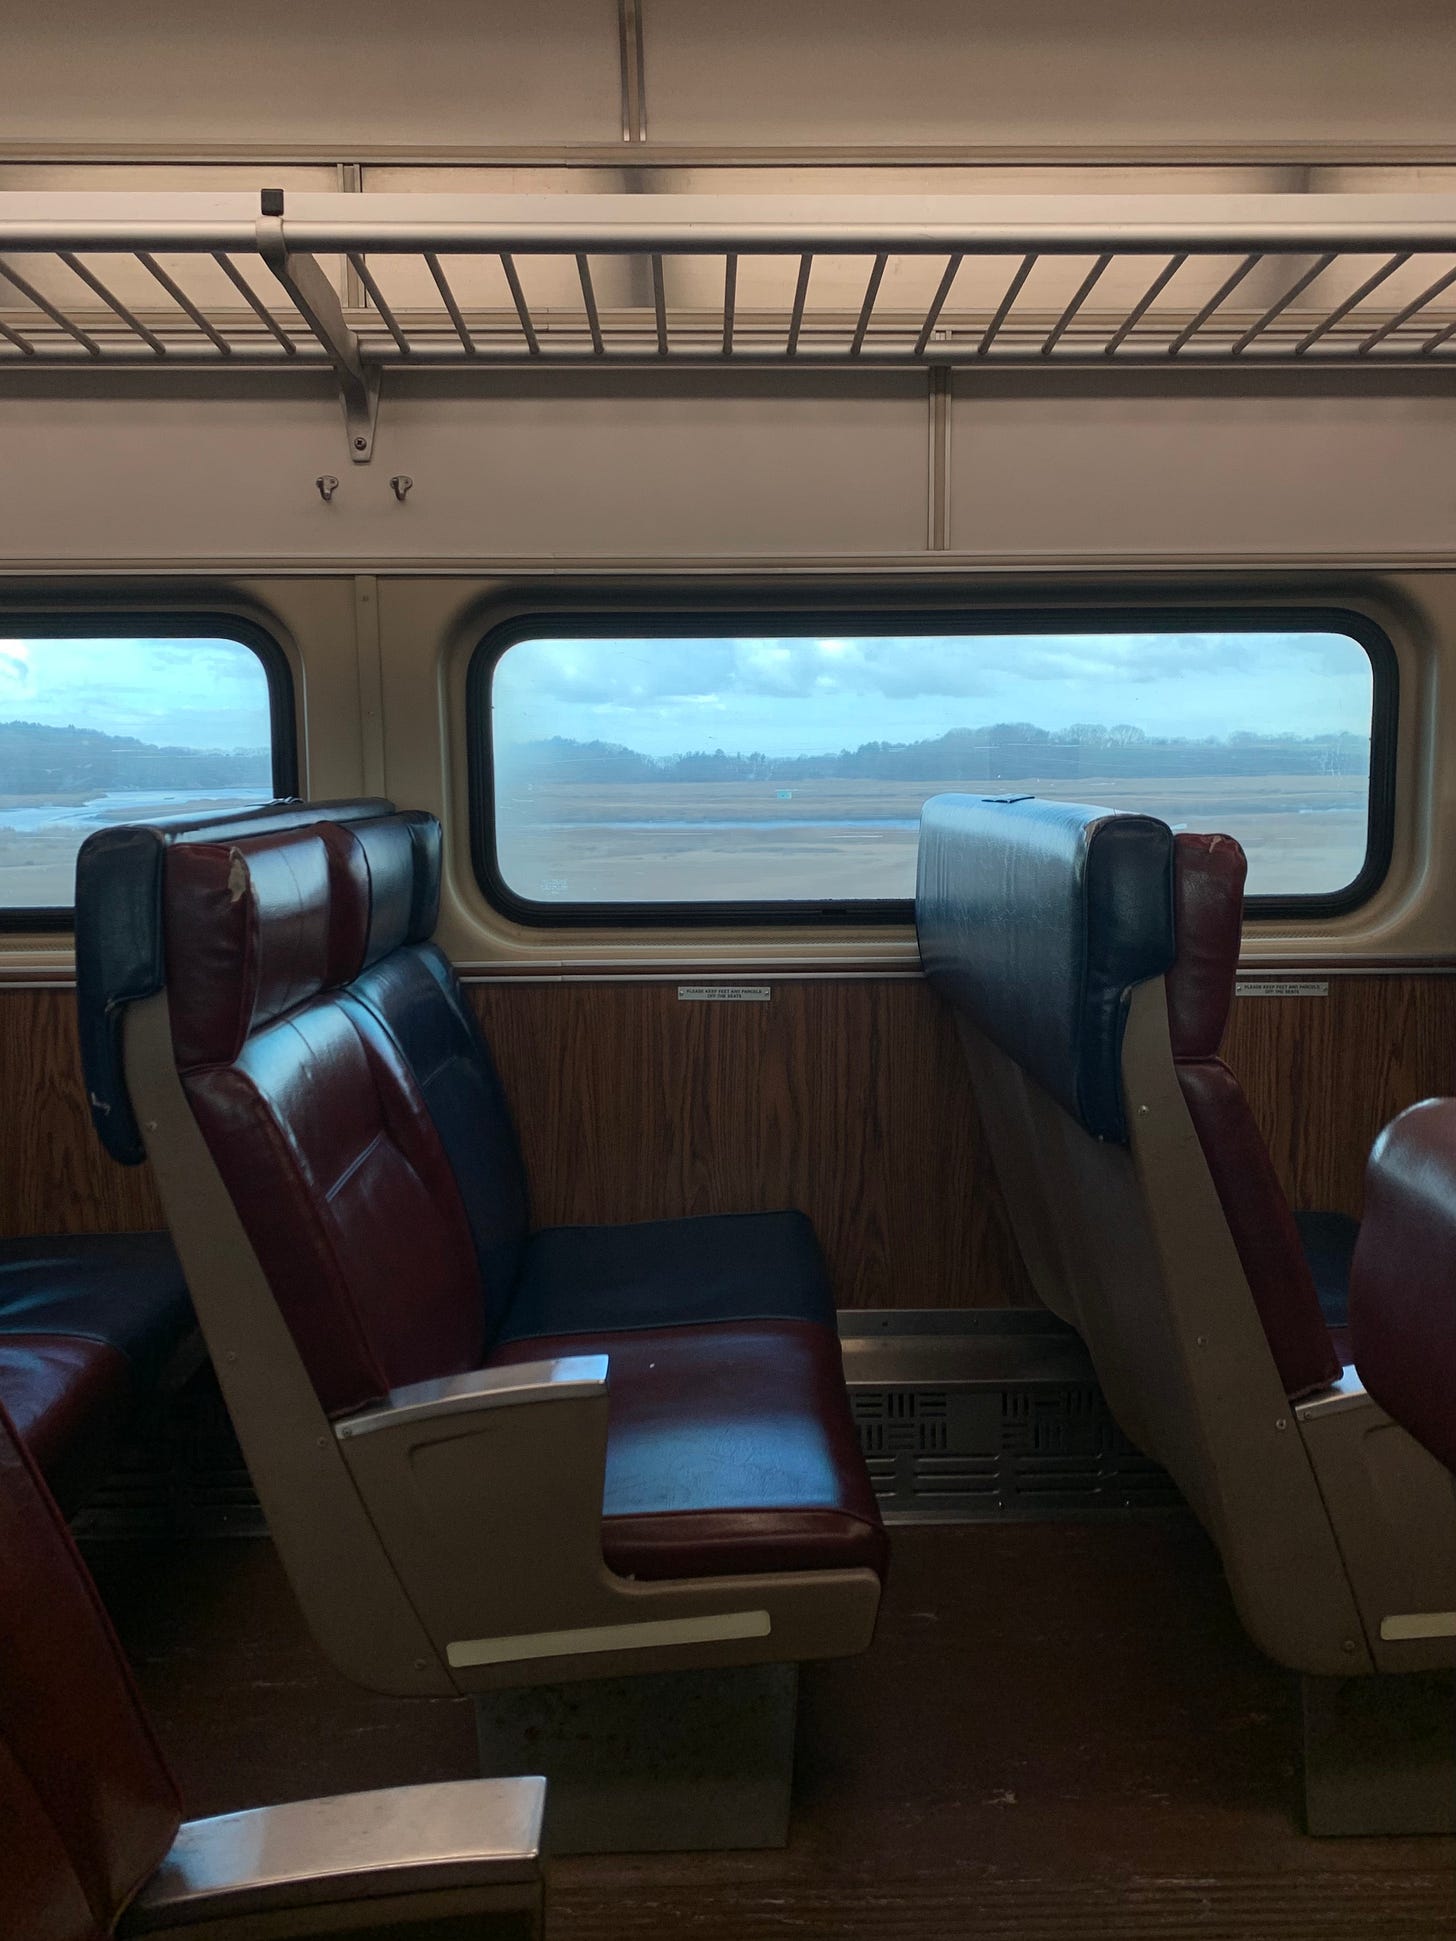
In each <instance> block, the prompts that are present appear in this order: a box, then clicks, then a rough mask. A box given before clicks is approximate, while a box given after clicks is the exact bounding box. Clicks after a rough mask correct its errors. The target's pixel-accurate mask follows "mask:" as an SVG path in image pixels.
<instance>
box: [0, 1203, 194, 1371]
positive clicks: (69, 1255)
mask: <svg viewBox="0 0 1456 1941" xmlns="http://www.w3.org/2000/svg"><path fill="white" fill-rule="evenodd" d="M193 1325H194V1323H193V1316H192V1302H191V1299H190V1297H189V1295H188V1292H187V1284H186V1282H185V1281H184V1280H183V1278H182V1268H181V1265H180V1264H179V1262H178V1259H177V1256H176V1254H175V1253H174V1251H173V1249H172V1242H171V1240H170V1239H169V1238H168V1236H167V1235H166V1234H165V1233H88V1234H60V1235H56V1234H46V1235H41V1236H39V1237H37V1236H33V1235H28V1236H26V1237H24V1238H22V1239H0V1337H3V1336H10V1335H32V1336H34V1335H56V1336H65V1337H70V1338H78V1339H82V1340H89V1341H99V1342H104V1343H106V1345H107V1346H109V1347H112V1348H115V1349H117V1350H118V1352H119V1353H121V1354H122V1355H124V1356H125V1357H126V1360H127V1361H128V1362H129V1363H130V1365H131V1371H132V1374H133V1375H134V1376H135V1378H136V1380H137V1381H138V1382H139V1383H140V1384H141V1385H143V1386H148V1385H150V1384H151V1383H152V1382H154V1381H155V1380H156V1378H157V1376H158V1375H159V1374H160V1373H161V1371H162V1369H163V1368H164V1367H165V1365H166V1363H167V1362H168V1360H169V1359H170V1357H171V1356H172V1354H173V1352H174V1351H175V1350H176V1349H177V1347H178V1346H179V1345H180V1344H181V1342H182V1341H183V1340H184V1339H185V1338H186V1336H187V1335H188V1334H189V1333H190V1331H191V1329H192V1327H193Z"/></svg>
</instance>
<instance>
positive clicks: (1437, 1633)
mask: <svg viewBox="0 0 1456 1941" xmlns="http://www.w3.org/2000/svg"><path fill="white" fill-rule="evenodd" d="M1380 1637H1381V1641H1382V1643H1384V1644H1401V1643H1407V1642H1411V1641H1413V1640H1415V1639H1418V1638H1456V1611H1404V1612H1402V1613H1401V1614H1400V1615H1399V1616H1398V1617H1387V1618H1382V1619H1381V1620H1380Z"/></svg>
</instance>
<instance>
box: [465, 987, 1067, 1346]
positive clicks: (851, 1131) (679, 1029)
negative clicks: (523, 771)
mask: <svg viewBox="0 0 1456 1941" xmlns="http://www.w3.org/2000/svg"><path fill="white" fill-rule="evenodd" d="M771 988H772V992H773V995H772V998H771V1000H770V1002H768V1003H767V1004H761V1003H741V1004H737V1003H683V1002H681V1001H680V1000H679V999H678V996H677V990H676V986H675V985H672V984H643V983H614V984H557V985H550V984H547V985H542V984H513V985H479V986H474V987H472V991H471V996H472V999H473V1001H474V1003H475V1005H476V1008H477V1012H478V1014H479V1016H480V1018H481V1021H482V1023H483V1025H484V1027H485V1031H486V1035H487V1036H488V1037H489V1039H490V1041H491V1044H492V1045H493V1046H494V1048H495V1052H496V1057H497V1060H498V1062H499V1064H500V1068H501V1076H502V1079H503V1081H504V1083H505V1086H506V1089H507V1092H508V1093H509V1095H510V1098H511V1102H512V1105H513V1107H514V1109H515V1112H516V1117H517V1122H518V1124H519V1125H520V1128H521V1138H522V1144H523V1146H524V1149H525V1154H526V1166H527V1171H528V1173H529V1175H530V1180H531V1188H532V1195H533V1205H534V1211H535V1217H536V1219H537V1220H538V1221H539V1222H540V1223H541V1224H542V1225H555V1224H557V1223H567V1222H572V1221H609V1220H652V1219H668V1218H672V1217H676V1216H679V1215H683V1214H690V1213H728V1212H746V1211H755V1210H762V1209H768V1208H773V1207H783V1206H798V1207H801V1208H802V1209H803V1210H804V1212H806V1213H807V1214H809V1216H810V1218H811V1219H812V1220H813V1222H814V1225H815V1227H816V1228H817V1230H818V1233H819V1237H820V1239H821V1241H822V1242H823V1244H824V1248H825V1251H826V1253H827V1255H828V1257H829V1263H830V1268H831V1271H832V1273H833V1276H834V1283H835V1292H836V1297H837V1299H838V1301H839V1304H840V1306H841V1307H911V1308H913V1307H1007V1306H1014V1305H1019V1304H1022V1303H1025V1302H1028V1301H1030V1300H1031V1299H1032V1298H1033V1297H1032V1295H1031V1290H1030V1287H1029V1284H1028V1282H1027V1279H1026V1275H1025V1271H1024V1269H1023V1268H1022V1265H1021V1261H1020V1257H1019V1255H1018V1254H1017V1252H1016V1249H1015V1244H1014V1242H1013V1241H1012V1239H1011V1235H1010V1230H1009V1228H1008V1225H1007V1222H1006V1216H1005V1211H1004V1208H1003V1206H1002V1202H1001V1195H1000V1191H999V1189H998V1188H997V1185H996V1181H995V1176H994V1174H993V1173H992V1171H991V1167H990V1164H989V1159H988V1155H987V1152H986V1147H985V1141H984V1139H983V1138H982V1136H981V1132H980V1128H979V1125H978V1123H977V1121H976V1117H975V1112H974V1108H973V1106H972V1104H971V1100H970V1095H969V1088H968V1086H967V1084H966V1082H965V1076H964V1068H963V1066H962V1062H961V1051H960V1046H959V1043H958V1041H957V1039H956V1036H955V1032H954V1029H953V1028H952V1026H951V1023H950V1020H949V1017H948V1015H947V1013H946V1012H945V1010H944V1008H943V1006H942V1005H941V1004H940V1003H939V1002H938V1000H937V999H936V998H935V997H934V995H933V994H932V993H931V991H930V990H929V988H928V987H927V986H926V985H924V984H923V983H921V982H920V981H919V980H904V981H898V982H893V981H887V980H873V981H872V980H863V981H843V982H812V983H808V982H806V983H789V982H786V983H781V984H775V985H773V986H772V987H771Z"/></svg>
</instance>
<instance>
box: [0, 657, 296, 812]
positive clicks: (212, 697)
mask: <svg viewBox="0 0 1456 1941" xmlns="http://www.w3.org/2000/svg"><path fill="white" fill-rule="evenodd" d="M0 721H39V722H42V723H44V724H45V725H46V726H48V727H57V728H63V727H67V726H71V727H76V728H99V729H101V731H102V732H103V733H104V734H109V735H134V736H135V737H136V738H137V739H138V740H140V741H149V742H158V743H161V744H163V745H166V746H171V747H177V748H227V749H237V748H266V747H267V746H268V744H269V741H270V740H271V733H270V729H269V721H268V681H267V676H266V675H265V674H264V671H263V664H262V662H261V661H260V660H259V659H258V656H257V655H256V654H255V653H254V652H253V650H252V648H251V647H244V646H242V645H241V644H240V643H239V642H238V641H236V640H177V639H168V640H57V639H55V638H51V639H48V640H0ZM0 787H3V778H0Z"/></svg>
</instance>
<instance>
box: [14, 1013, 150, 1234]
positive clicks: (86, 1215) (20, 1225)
mask: <svg viewBox="0 0 1456 1941" xmlns="http://www.w3.org/2000/svg"><path fill="white" fill-rule="evenodd" d="M0 1100H3V1102H4V1106H3V1119H0V1234H5V1235H10V1234H26V1233H126V1232H135V1231H140V1230H144V1229H146V1228H150V1227H160V1226H163V1225H165V1221H164V1220H163V1218H162V1207H161V1202H160V1201H159V1200H158V1198H157V1193H156V1188H155V1187H154V1186H153V1184H152V1178H151V1171H150V1168H148V1167H145V1166H118V1165H117V1163H116V1162H115V1160H113V1159H111V1158H109V1157H108V1156H107V1154H106V1153H105V1152H104V1151H103V1150H102V1147H101V1142H100V1141H99V1140H98V1139H97V1137H96V1133H95V1131H94V1129H93V1128H92V1125H91V1114H90V1112H89V1110H88V1109H87V1105H86V1088H85V1086H84V1085H83V1083H82V1080H81V1057H80V1052H79V1051H78V1049H77V1045H76V1000H75V996H74V994H73V993H72V992H70V991H65V990H58V991H14V990H11V991H3V992H0Z"/></svg>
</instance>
